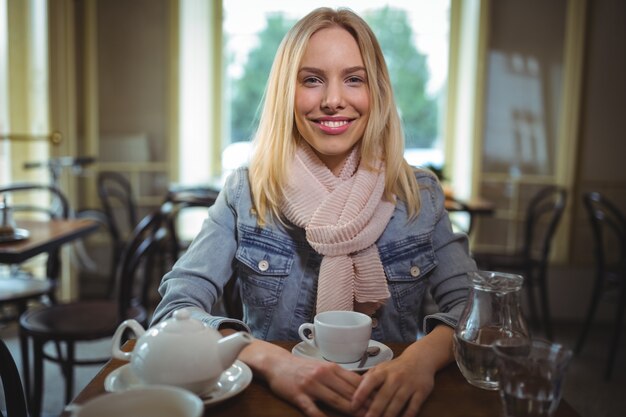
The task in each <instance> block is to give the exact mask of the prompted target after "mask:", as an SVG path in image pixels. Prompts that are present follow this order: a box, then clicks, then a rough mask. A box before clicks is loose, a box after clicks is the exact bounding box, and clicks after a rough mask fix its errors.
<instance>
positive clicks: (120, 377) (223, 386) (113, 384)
mask: <svg viewBox="0 0 626 417" xmlns="http://www.w3.org/2000/svg"><path fill="white" fill-rule="evenodd" d="M251 381H252V371H251V370H250V368H249V367H248V365H246V364H245V363H243V362H241V361H240V360H236V361H235V363H233V364H232V365H231V366H230V368H228V369H227V370H225V371H224V372H222V375H221V376H220V379H219V381H218V382H217V386H216V388H215V389H214V390H212V391H210V392H208V393H207V394H203V395H202V396H200V398H201V399H202V401H203V402H204V404H205V405H209V404H217V403H219V402H221V401H224V400H226V399H228V398H230V397H233V396H235V395H237V394H239V393H240V392H242V391H243V390H244V389H246V388H247V387H248V385H250V382H251ZM142 385H143V382H141V381H140V380H139V378H138V377H137V376H136V375H135V374H134V373H133V371H132V369H131V367H130V364H126V365H122V366H120V367H119V368H117V369H115V370H114V371H113V372H111V373H110V374H109V375H107V377H106V378H105V380H104V389H105V390H106V391H108V392H118V391H125V390H127V389H129V388H133V387H140V386H142Z"/></svg>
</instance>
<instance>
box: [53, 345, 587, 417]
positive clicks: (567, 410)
mask: <svg viewBox="0 0 626 417" xmlns="http://www.w3.org/2000/svg"><path fill="white" fill-rule="evenodd" d="M275 343H276V344H277V345H279V346H282V347H284V348H286V349H291V348H292V347H293V346H294V345H295V343H296V342H275ZM387 345H388V346H389V347H390V348H391V349H392V350H393V352H394V357H397V356H398V355H400V353H402V351H403V350H404V348H405V347H406V346H407V345H406V344H403V343H388V344H387ZM132 346H134V340H131V341H129V342H128V343H127V344H126V345H125V346H124V349H125V350H129V349H132ZM125 363H126V362H124V361H121V360H118V359H112V360H111V361H109V362H108V363H107V364H106V365H105V366H104V367H103V368H102V370H100V372H99V373H98V374H97V375H96V376H95V377H94V379H93V380H92V381H91V382H90V383H89V384H88V385H87V386H86V387H85V388H84V389H83V391H82V392H81V393H80V394H78V396H77V397H76V398H75V399H74V401H73V403H77V404H81V403H84V402H86V401H88V400H89V399H91V398H94V397H96V396H98V395H103V394H106V392H105V390H104V379H105V378H106V376H107V375H108V374H109V373H110V372H111V371H113V370H114V369H116V368H118V367H120V366H122V365H123V364H125ZM324 412H325V413H327V415H328V416H330V417H334V416H343V414H340V413H338V412H336V411H334V410H332V409H330V408H324ZM204 415H205V416H206V417H208V416H212V417H220V416H224V417H227V416H228V417H233V416H236V417H247V416H254V417H292V416H293V417H296V416H297V417H301V416H302V415H303V414H302V413H301V412H300V411H299V410H298V409H296V408H295V407H294V406H292V405H291V404H289V403H287V402H286V401H284V400H282V399H280V398H278V397H277V396H275V395H274V394H273V393H272V392H271V391H270V389H269V387H268V386H267V384H266V383H265V382H264V381H261V380H259V379H257V378H254V379H253V380H252V383H251V384H250V386H249V387H248V388H246V389H245V390H244V391H243V392H242V393H240V394H239V395H236V396H234V397H232V398H230V399H227V400H225V401H224V402H222V403H218V404H215V405H212V406H207V407H206V408H205V412H204ZM500 415H502V412H501V406H500V398H499V395H498V392H497V391H486V390H482V389H480V388H476V387H474V386H472V385H470V384H469V383H467V382H466V381H465V379H464V378H463V376H462V375H461V373H460V372H459V369H458V367H457V366H456V364H455V363H452V364H450V365H449V366H448V367H446V368H445V369H443V370H442V371H441V372H439V373H438V374H437V376H436V379H435V389H434V390H433V392H432V394H431V395H430V397H429V398H428V400H427V401H426V402H425V403H424V405H423V407H422V410H421V412H420V414H419V416H420V417H492V416H493V417H498V416H500ZM69 416H70V414H69V413H68V412H64V413H63V414H61V417H69ZM555 417H580V415H579V414H578V413H577V412H576V411H574V410H573V409H572V407H571V406H570V405H569V404H567V402H566V401H564V400H562V401H561V404H560V405H559V408H558V409H557V411H556V413H555Z"/></svg>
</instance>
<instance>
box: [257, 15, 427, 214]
mask: <svg viewBox="0 0 626 417" xmlns="http://www.w3.org/2000/svg"><path fill="white" fill-rule="evenodd" d="M332 26H339V27H341V28H344V29H345V30H347V31H348V32H349V33H350V34H351V35H352V36H353V37H354V39H355V40H356V42H357V44H358V45H359V49H360V52H361V56H362V58H363V62H364V64H365V69H366V72H367V79H368V86H369V94H370V115H369V120H368V123H367V126H366V128H365V132H364V134H363V138H362V140H361V158H362V160H363V161H366V162H367V161H372V160H373V159H374V158H376V157H377V155H379V151H378V150H379V149H382V157H383V159H384V160H385V164H386V172H385V198H386V199H387V200H389V201H393V195H396V196H397V197H398V198H399V199H401V200H402V201H404V202H405V203H406V205H407V209H408V213H409V216H410V217H414V216H416V215H417V213H418V212H419V207H420V201H419V193H418V186H417V181H416V180H415V175H414V171H413V168H412V167H411V166H410V165H409V164H407V162H406V161H405V160H404V157H403V153H404V133H403V131H402V125H401V123H400V118H399V116H398V112H397V109H396V106H395V101H394V98H393V91H392V88H391V80H390V78H389V73H388V71H387V65H386V63H385V58H384V56H383V53H382V50H381V49H380V45H379V44H378V41H377V40H376V36H375V35H374V33H373V32H372V30H371V29H370V27H369V26H368V24H367V23H366V22H365V21H364V20H363V19H362V18H360V17H359V16H358V15H357V14H355V13H354V12H352V11H351V10H349V9H337V10H334V9H331V8H325V7H322V8H319V9H315V10H313V11H312V12H311V13H309V14H308V15H306V16H305V17H303V18H302V19H300V20H299V21H298V22H297V23H296V24H295V25H294V26H293V27H292V28H291V29H290V30H289V32H288V33H287V34H286V35H285V37H284V38H283V40H282V42H281V44H280V46H279V47H278V51H277V52H276V56H275V58H274V63H273V64H272V69H271V71H270V75H269V79H268V82H267V86H266V89H265V95H264V105H263V107H262V112H261V118H260V122H259V127H258V129H257V132H256V135H255V138H254V144H255V148H254V153H253V155H252V159H251V161H250V170H249V177H250V187H251V190H252V198H253V204H254V209H255V210H256V214H257V216H258V222H259V224H261V225H262V224H264V223H265V221H266V219H267V217H268V214H269V215H271V216H273V217H275V218H276V219H281V213H280V203H281V199H282V196H283V191H282V190H283V187H284V186H285V185H286V181H287V178H288V176H287V175H288V169H289V166H290V163H291V160H292V159H293V156H294V154H295V150H296V147H297V143H298V140H300V138H301V136H300V133H299V132H298V130H297V128H296V125H295V121H294V107H295V106H294V100H295V95H296V83H297V75H298V69H299V63H300V62H301V60H302V57H303V55H304V52H305V50H306V47H307V45H308V42H309V39H310V38H311V36H312V35H313V34H314V33H315V32H317V31H319V30H321V29H325V28H328V27H332ZM366 165H367V164H366Z"/></svg>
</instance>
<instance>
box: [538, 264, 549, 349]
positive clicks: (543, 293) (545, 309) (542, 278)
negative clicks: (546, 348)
mask: <svg viewBox="0 0 626 417" xmlns="http://www.w3.org/2000/svg"><path fill="white" fill-rule="evenodd" d="M537 279H538V281H539V282H538V286H539V296H540V297H541V310H542V317H543V330H544V332H545V334H546V338H547V339H548V340H552V317H551V315H550V304H549V300H548V282H547V280H546V269H545V267H543V268H541V271H540V272H539V275H538V277H537Z"/></svg>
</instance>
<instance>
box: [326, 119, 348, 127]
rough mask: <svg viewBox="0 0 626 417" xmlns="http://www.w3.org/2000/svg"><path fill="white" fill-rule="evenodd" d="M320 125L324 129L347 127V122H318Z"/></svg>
mask: <svg viewBox="0 0 626 417" xmlns="http://www.w3.org/2000/svg"><path fill="white" fill-rule="evenodd" d="M320 124H321V125H323V126H326V127H340V126H344V125H347V124H348V121H347V120H342V121H330V120H323V121H321V122H320Z"/></svg>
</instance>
